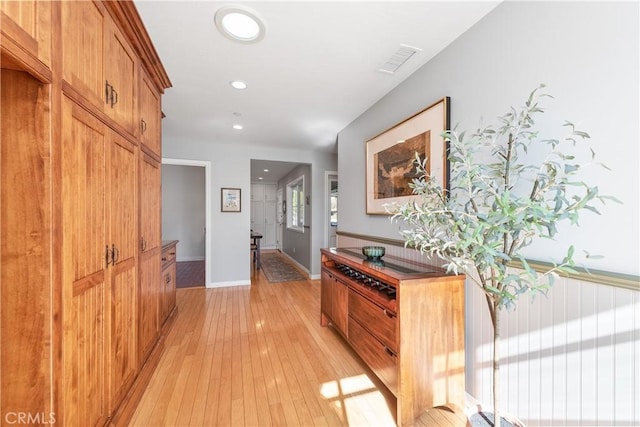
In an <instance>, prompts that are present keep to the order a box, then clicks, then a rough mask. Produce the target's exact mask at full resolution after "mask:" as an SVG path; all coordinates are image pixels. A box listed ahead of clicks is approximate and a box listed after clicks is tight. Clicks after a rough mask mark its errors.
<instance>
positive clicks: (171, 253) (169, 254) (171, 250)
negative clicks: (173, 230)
mask: <svg viewBox="0 0 640 427" xmlns="http://www.w3.org/2000/svg"><path fill="white" fill-rule="evenodd" d="M175 259H176V247H175V246H169V247H168V248H165V249H163V250H162V268H163V269H164V268H165V267H166V266H167V265H169V264H171V263H172V262H173V261H175Z"/></svg>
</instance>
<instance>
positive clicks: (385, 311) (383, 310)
mask: <svg viewBox="0 0 640 427" xmlns="http://www.w3.org/2000/svg"><path fill="white" fill-rule="evenodd" d="M382 312H383V313H384V315H385V316H387V317H389V318H391V319H393V318H394V317H395V316H394V315H393V313H391V312H390V311H389V310H387V309H386V308H383V309H382Z"/></svg>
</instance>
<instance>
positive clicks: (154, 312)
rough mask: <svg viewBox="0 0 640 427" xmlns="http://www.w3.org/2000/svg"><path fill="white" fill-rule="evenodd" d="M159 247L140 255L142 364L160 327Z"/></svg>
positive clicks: (140, 355)
mask: <svg viewBox="0 0 640 427" xmlns="http://www.w3.org/2000/svg"><path fill="white" fill-rule="evenodd" d="M161 286H162V283H161V279H160V248H155V249H152V250H149V251H146V252H144V253H142V254H141V255H140V281H139V292H138V295H139V297H140V300H139V304H138V307H139V316H138V346H139V357H140V360H139V363H140V364H141V365H142V363H143V362H144V360H145V359H146V358H147V356H148V355H149V353H150V352H151V350H152V349H153V344H154V343H155V340H156V337H157V335H158V330H159V327H160V322H159V311H160V307H159V305H160V302H161V301H160V287H161Z"/></svg>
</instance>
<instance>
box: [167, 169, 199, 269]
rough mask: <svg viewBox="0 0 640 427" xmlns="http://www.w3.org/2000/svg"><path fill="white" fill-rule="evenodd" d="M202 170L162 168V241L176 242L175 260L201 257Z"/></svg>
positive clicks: (190, 259) (191, 259)
mask: <svg viewBox="0 0 640 427" xmlns="http://www.w3.org/2000/svg"><path fill="white" fill-rule="evenodd" d="M204 184H205V171H204V168H203V167H198V166H180V165H162V240H178V241H179V242H178V246H177V248H176V249H177V254H176V259H177V261H200V260H204V258H205V246H204V245H205V232H204V228H205V186H204Z"/></svg>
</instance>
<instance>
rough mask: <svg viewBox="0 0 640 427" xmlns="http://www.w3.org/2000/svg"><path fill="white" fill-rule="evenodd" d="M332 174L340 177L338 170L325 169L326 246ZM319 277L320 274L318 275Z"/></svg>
mask: <svg viewBox="0 0 640 427" xmlns="http://www.w3.org/2000/svg"><path fill="white" fill-rule="evenodd" d="M331 175H335V176H336V178H337V177H338V172H337V171H324V245H323V246H324V247H325V248H328V247H329V221H330V219H331V218H330V217H329V211H330V210H331V206H330V205H329V200H330V196H331V181H330V180H329V177H330V176H331ZM318 277H319V276H318Z"/></svg>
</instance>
